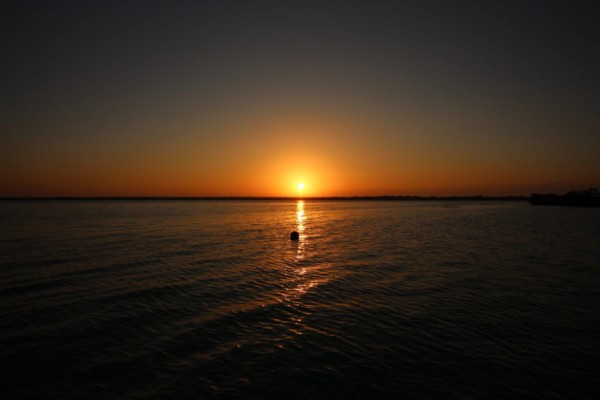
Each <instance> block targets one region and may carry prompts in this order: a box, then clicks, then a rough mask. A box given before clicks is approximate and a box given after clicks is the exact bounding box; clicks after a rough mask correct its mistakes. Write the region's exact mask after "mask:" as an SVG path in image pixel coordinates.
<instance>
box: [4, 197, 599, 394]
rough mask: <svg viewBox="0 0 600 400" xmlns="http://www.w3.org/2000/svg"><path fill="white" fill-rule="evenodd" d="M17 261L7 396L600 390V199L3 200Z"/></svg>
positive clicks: (10, 284) (8, 322) (11, 268)
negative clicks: (580, 203)
mask: <svg viewBox="0 0 600 400" xmlns="http://www.w3.org/2000/svg"><path fill="white" fill-rule="evenodd" d="M292 230H298V231H299V232H300V241H299V242H297V243H293V242H290V240H289V232H290V231H292ZM0 265H1V268H0V321H1V331H0V368H1V370H0V373H1V374H2V382H3V383H2V386H3V389H2V393H3V396H2V397H3V398H5V399H13V398H17V397H23V396H29V397H39V398H63V399H69V398H211V397H217V398H273V397H275V398H277V397H279V398H315V397H319V398H333V397H336V398H348V397H352V398H366V397H373V398H375V397H392V395H397V396H398V397H404V398H407V397H408V398H419V397H442V398H485V397H488V398H492V397H493V398H507V399H508V398H510V399H512V398H526V397H531V398H544V399H545V398H598V397H600V387H599V385H600V378H599V376H600V372H599V371H600V356H599V354H600V320H599V316H600V312H599V311H600V290H599V289H600V209H576V208H560V207H533V206H529V205H527V204H524V203H474V202H471V203H442V202H326V201H316V202H312V201H304V202H302V201H300V202H292V201H280V202H274V201H273V202H271V201H240V202H236V201H222V202H218V201H215V202H210V201H196V202H193V201H190V202H185V201H145V202H144V201H139V202H137V201H89V202H83V201H82V202H78V201H38V202H36V201H23V202H17V201H15V202H9V201H4V202H1V203H0Z"/></svg>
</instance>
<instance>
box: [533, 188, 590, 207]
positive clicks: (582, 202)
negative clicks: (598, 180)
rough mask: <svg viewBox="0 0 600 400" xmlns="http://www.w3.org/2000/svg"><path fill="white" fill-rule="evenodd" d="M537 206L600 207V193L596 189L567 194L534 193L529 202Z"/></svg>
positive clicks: (574, 191)
mask: <svg viewBox="0 0 600 400" xmlns="http://www.w3.org/2000/svg"><path fill="white" fill-rule="evenodd" d="M529 201H530V202H531V204H533V205H536V206H572V207H600V192H599V191H598V189H596V188H590V189H587V190H579V191H576V190H572V191H570V192H568V193H566V194H563V195H558V194H555V193H548V194H540V193H533V194H532V195H531V198H530V200H529Z"/></svg>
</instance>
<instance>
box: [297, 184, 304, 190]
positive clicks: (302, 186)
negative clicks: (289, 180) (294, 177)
mask: <svg viewBox="0 0 600 400" xmlns="http://www.w3.org/2000/svg"><path fill="white" fill-rule="evenodd" d="M303 189H304V183H302V182H298V190H303Z"/></svg>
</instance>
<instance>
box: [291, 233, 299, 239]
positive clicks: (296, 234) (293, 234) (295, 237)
mask: <svg viewBox="0 0 600 400" xmlns="http://www.w3.org/2000/svg"><path fill="white" fill-rule="evenodd" d="M290 240H300V234H299V233H298V232H296V231H293V232H292V233H290Z"/></svg>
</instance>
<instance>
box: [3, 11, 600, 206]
mask: <svg viewBox="0 0 600 400" xmlns="http://www.w3.org/2000/svg"><path fill="white" fill-rule="evenodd" d="M0 14H1V16H0V22H1V24H2V25H1V26H2V27H1V28H0V29H2V35H1V38H0V43H1V46H2V59H3V61H2V63H1V65H0V70H1V76H0V85H1V86H0V89H1V102H2V107H1V109H0V135H1V137H0V143H1V145H0V196H3V197H10V196H297V195H303V196H354V195H473V194H484V195H513V194H517V195H527V194H529V193H531V192H536V191H537V192H566V191H567V190H570V189H584V188H588V187H590V186H595V187H598V186H600V162H599V160H600V157H599V155H600V112H599V106H600V72H599V71H600V24H599V23H598V21H599V20H600V6H599V5H598V2H597V1H595V0H594V1H592V0H589V1H588V0H577V1H550V0H546V1H510V0H508V1H475V0H473V1H324V0H321V1H310V0H306V1H293V0H288V1H260V0H257V1H229V0H220V1H115V2H112V1H101V2H100V1H99V2H85V1H84V2H82V1H75V2H69V1H39V2H37V1H15V2H13V1H6V2H3V5H2V6H1V9H0ZM299 182H302V183H303V184H304V189H303V190H302V191H300V190H299V189H298V187H297V185H298V183H299Z"/></svg>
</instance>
